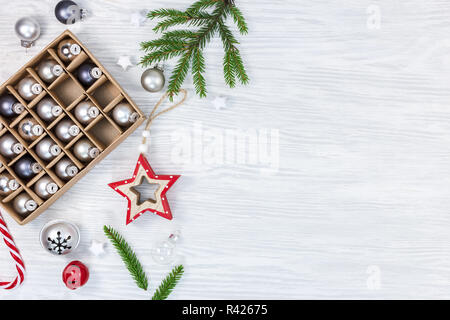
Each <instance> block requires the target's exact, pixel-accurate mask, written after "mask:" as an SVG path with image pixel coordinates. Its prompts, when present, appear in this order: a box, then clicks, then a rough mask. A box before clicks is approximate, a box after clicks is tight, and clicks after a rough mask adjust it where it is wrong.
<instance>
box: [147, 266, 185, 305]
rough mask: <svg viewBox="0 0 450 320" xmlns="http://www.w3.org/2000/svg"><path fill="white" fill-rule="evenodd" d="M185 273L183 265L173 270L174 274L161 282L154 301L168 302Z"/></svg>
mask: <svg viewBox="0 0 450 320" xmlns="http://www.w3.org/2000/svg"><path fill="white" fill-rule="evenodd" d="M183 273H184V268H183V266H182V265H179V266H176V267H175V268H173V270H172V272H171V273H170V274H169V275H168V276H167V277H166V278H165V279H164V280H163V281H162V282H161V284H160V285H159V287H158V289H156V291H155V294H154V295H153V298H152V300H166V299H167V298H168V297H169V295H170V294H171V293H172V291H173V289H174V288H175V286H176V285H177V283H178V281H180V279H181V276H182V275H183Z"/></svg>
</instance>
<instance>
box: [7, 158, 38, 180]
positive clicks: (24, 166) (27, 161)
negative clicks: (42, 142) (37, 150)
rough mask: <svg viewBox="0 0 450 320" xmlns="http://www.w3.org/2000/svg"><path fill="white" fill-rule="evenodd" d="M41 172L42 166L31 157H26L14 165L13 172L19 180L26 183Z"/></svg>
mask: <svg viewBox="0 0 450 320" xmlns="http://www.w3.org/2000/svg"><path fill="white" fill-rule="evenodd" d="M41 171H42V166H41V165H40V164H39V163H37V162H36V160H34V159H33V158H32V157H31V156H29V155H26V156H23V157H22V158H20V159H19V160H17V162H16V163H15V164H14V172H15V173H16V174H17V175H18V176H19V178H21V179H23V180H25V181H28V180H30V179H31V178H33V177H34V176H35V175H36V174H38V173H39V172H41Z"/></svg>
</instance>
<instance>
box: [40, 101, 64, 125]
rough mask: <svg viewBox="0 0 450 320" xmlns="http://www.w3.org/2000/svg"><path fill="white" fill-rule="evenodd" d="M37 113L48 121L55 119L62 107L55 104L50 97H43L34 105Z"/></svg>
mask: <svg viewBox="0 0 450 320" xmlns="http://www.w3.org/2000/svg"><path fill="white" fill-rule="evenodd" d="M36 108H37V109H36V111H37V114H38V115H39V117H41V119H42V120H44V121H47V122H50V121H52V120H55V119H56V118H57V117H58V116H60V115H61V113H62V111H63V110H62V108H61V107H60V106H59V105H57V104H56V103H55V102H54V101H53V99H52V98H44V99H42V100H41V101H39V103H38V105H37V107H36Z"/></svg>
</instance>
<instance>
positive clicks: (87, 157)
mask: <svg viewBox="0 0 450 320" xmlns="http://www.w3.org/2000/svg"><path fill="white" fill-rule="evenodd" d="M73 153H74V155H75V157H77V158H78V160H80V161H82V162H89V161H91V160H92V159H94V158H96V157H98V155H99V154H100V150H99V149H98V148H96V147H94V146H93V145H92V143H91V142H90V141H89V140H88V139H81V140H79V141H77V143H75V146H74V147H73Z"/></svg>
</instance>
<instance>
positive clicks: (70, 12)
mask: <svg viewBox="0 0 450 320" xmlns="http://www.w3.org/2000/svg"><path fill="white" fill-rule="evenodd" d="M85 15H86V12H85V10H84V9H81V8H80V6H79V5H78V4H77V3H76V2H73V1H72V0H62V1H59V2H58V4H57V5H56V7H55V17H56V19H58V21H59V22H61V23H63V24H74V23H75V22H77V21H80V20H83V19H84V17H85Z"/></svg>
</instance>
